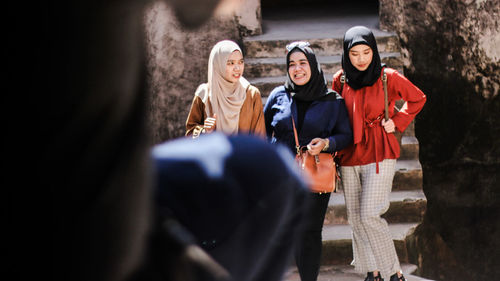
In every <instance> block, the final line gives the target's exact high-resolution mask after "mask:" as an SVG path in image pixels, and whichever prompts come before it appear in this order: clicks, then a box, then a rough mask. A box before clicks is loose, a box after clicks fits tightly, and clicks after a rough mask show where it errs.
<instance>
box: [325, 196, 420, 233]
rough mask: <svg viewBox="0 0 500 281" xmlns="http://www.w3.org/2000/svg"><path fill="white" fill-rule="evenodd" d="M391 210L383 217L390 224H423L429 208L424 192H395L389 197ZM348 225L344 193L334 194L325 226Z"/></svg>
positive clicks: (331, 197) (329, 204)
mask: <svg viewBox="0 0 500 281" xmlns="http://www.w3.org/2000/svg"><path fill="white" fill-rule="evenodd" d="M389 201H390V206H389V210H387V212H386V213H385V214H384V215H383V217H384V218H385V219H386V220H387V222H388V223H409V222H421V221H422V219H423V217H424V214H425V210H426V208H427V199H426V198H425V194H424V192H423V191H422V190H415V191H393V192H391V194H390V195H389ZM332 224H348V221H347V212H346V206H345V200H344V193H343V192H336V193H332V195H331V196H330V202H329V203H328V209H327V211H326V215H325V222H324V225H332Z"/></svg>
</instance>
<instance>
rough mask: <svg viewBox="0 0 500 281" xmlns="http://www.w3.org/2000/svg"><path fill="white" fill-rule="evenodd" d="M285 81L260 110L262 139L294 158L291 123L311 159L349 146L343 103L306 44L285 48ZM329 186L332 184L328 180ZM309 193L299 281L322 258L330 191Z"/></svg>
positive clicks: (308, 280)
mask: <svg viewBox="0 0 500 281" xmlns="http://www.w3.org/2000/svg"><path fill="white" fill-rule="evenodd" d="M287 51H288V54H287V56H286V62H287V80H286V82H285V84H284V85H283V86H279V87H276V88H275V89H274V90H273V91H272V92H271V94H270V95H269V98H268V99H267V102H266V105H265V106H264V118H265V124H266V131H267V136H268V138H269V139H270V141H271V142H272V143H281V144H284V145H285V146H286V147H288V148H289V150H290V152H292V153H293V154H295V153H296V144H295V136H294V129H293V126H294V125H293V123H292V120H293V122H294V123H295V125H296V130H297V133H298V142H299V145H300V146H307V148H308V151H309V153H310V154H311V155H318V154H319V153H322V152H323V153H335V152H336V151H338V150H340V149H343V148H344V147H346V146H347V145H349V144H350V143H351V142H352V131H351V127H350V124H349V121H348V116H347V111H346V109H345V105H344V101H343V99H342V98H341V97H340V96H339V95H338V94H337V93H336V92H334V91H332V90H329V89H328V88H327V86H326V81H325V78H324V76H323V71H322V70H321V67H320V65H319V63H318V61H317V59H316V55H315V54H314V52H313V50H312V49H311V48H310V47H309V43H307V42H293V43H291V44H289V45H288V46H287ZM332 180H333V179H332ZM310 191H311V192H309V193H308V196H307V197H308V198H307V199H308V203H309V205H308V210H307V212H306V214H305V216H306V218H305V221H306V225H305V226H304V230H303V234H302V239H301V241H300V242H299V243H298V245H297V246H296V250H295V261H296V264H297V267H298V270H299V274H300V278H301V280H302V281H315V280H317V277H318V273H319V266H320V258H321V247H322V237H321V231H322V228H323V220H324V218H325V212H326V208H327V206H328V201H329V198H330V193H331V190H327V191H322V192H319V191H316V192H314V191H312V190H310Z"/></svg>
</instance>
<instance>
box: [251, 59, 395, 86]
mask: <svg viewBox="0 0 500 281" xmlns="http://www.w3.org/2000/svg"><path fill="white" fill-rule="evenodd" d="M317 58H318V62H319V63H320V65H321V68H322V69H323V72H325V73H336V72H337V71H338V70H340V69H341V68H342V65H341V59H342V56H341V55H330V56H317ZM380 58H381V60H382V62H383V63H385V64H387V65H390V66H391V67H392V68H395V69H402V68H403V61H402V59H401V55H400V53H398V52H395V53H381V54H380ZM286 71H287V67H286V58H285V57H284V56H281V57H272V58H248V57H247V58H245V74H244V76H245V77H246V78H247V79H250V78H258V77H270V76H271V77H272V76H286ZM331 78H332V77H330V80H331Z"/></svg>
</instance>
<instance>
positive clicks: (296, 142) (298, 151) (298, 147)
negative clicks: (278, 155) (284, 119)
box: [291, 116, 300, 154]
mask: <svg viewBox="0 0 500 281" xmlns="http://www.w3.org/2000/svg"><path fill="white" fill-rule="evenodd" d="M291 117H292V126H293V135H294V136H295V149H297V154H300V145H299V137H297V129H295V121H293V116H291Z"/></svg>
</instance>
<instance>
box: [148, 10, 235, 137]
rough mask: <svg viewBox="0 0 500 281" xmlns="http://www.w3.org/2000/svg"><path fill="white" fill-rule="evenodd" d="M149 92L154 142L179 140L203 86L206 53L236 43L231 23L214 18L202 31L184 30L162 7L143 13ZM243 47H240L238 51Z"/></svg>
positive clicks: (230, 18)
mask: <svg viewBox="0 0 500 281" xmlns="http://www.w3.org/2000/svg"><path fill="white" fill-rule="evenodd" d="M145 28H146V48H147V52H148V57H147V63H148V75H149V79H148V80H149V87H150V95H151V97H150V98H151V101H150V103H149V104H150V108H149V124H150V128H149V129H150V131H151V134H152V142H153V143H160V142H162V141H165V140H168V139H172V138H176V137H180V136H183V135H184V133H185V123H186V118H187V115H188V113H189V109H190V108H191V102H192V100H193V97H194V92H195V90H196V88H197V87H198V85H199V84H201V83H205V82H206V81H207V65H208V57H209V55H210V51H211V49H212V47H213V45H215V43H217V42H218V41H220V40H224V39H230V40H234V41H236V42H238V38H239V36H238V28H237V24H236V23H235V20H234V18H233V17H222V16H221V17H215V18H214V17H213V18H211V19H210V20H208V21H207V22H206V23H205V24H203V26H201V27H199V28H196V29H186V28H185V27H183V26H182V25H181V24H180V23H179V21H178V20H177V18H176V17H175V15H174V12H173V11H172V9H171V8H170V7H169V6H168V5H167V4H165V2H162V1H157V2H154V3H153V4H151V6H150V7H149V8H148V9H147V10H146V13H145ZM240 46H241V45H240Z"/></svg>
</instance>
